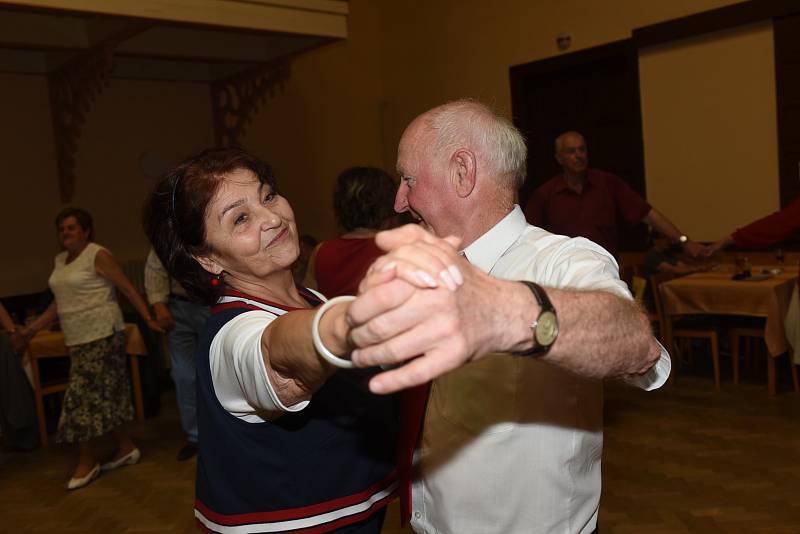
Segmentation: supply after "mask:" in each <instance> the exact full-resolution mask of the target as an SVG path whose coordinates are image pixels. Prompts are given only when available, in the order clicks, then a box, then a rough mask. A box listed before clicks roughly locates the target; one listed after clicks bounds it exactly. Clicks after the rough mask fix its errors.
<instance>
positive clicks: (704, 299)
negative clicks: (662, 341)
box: [660, 265, 797, 365]
mask: <svg viewBox="0 0 800 534" xmlns="http://www.w3.org/2000/svg"><path fill="white" fill-rule="evenodd" d="M761 271H762V268H761V267H754V268H753V269H752V272H753V273H754V274H760V273H761ZM732 275H733V266H728V265H724V266H721V268H720V269H718V270H714V271H708V272H702V273H695V274H691V275H688V276H684V277H681V278H675V279H674V280H670V281H668V282H664V283H662V284H661V286H660V287H661V302H662V306H663V309H664V314H665V315H667V316H678V315H697V314H713V315H735V316H748V317H763V318H764V319H766V321H765V324H764V341H765V343H766V345H767V351H768V352H769V355H770V356H771V358H770V363H772V361H771V360H772V358H775V357H777V356H780V355H781V354H783V353H785V352H787V351H788V350H790V349H791V347H790V345H789V342H788V341H787V339H786V331H785V328H784V317H785V316H786V311H787V309H788V306H789V301H790V300H791V296H792V291H793V290H794V286H795V283H796V280H797V267H795V266H792V267H784V272H783V273H782V274H779V275H775V276H771V277H769V278H767V279H765V280H732V279H731V276H732ZM669 337H671V336H669ZM773 365H774V364H773Z"/></svg>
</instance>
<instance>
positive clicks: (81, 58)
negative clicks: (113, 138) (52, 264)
mask: <svg viewBox="0 0 800 534" xmlns="http://www.w3.org/2000/svg"><path fill="white" fill-rule="evenodd" d="M146 27H147V25H145V24H142V23H139V24H134V25H132V26H129V27H127V28H125V29H124V30H123V31H120V32H118V33H116V34H115V35H113V36H112V37H110V38H107V39H105V40H103V41H102V42H100V43H98V44H97V45H95V46H94V47H92V48H90V49H89V50H87V51H86V52H82V53H81V54H79V55H78V56H76V57H75V58H73V59H71V60H70V61H69V62H68V63H67V64H65V65H64V66H62V67H60V68H59V69H57V70H55V71H53V72H52V73H50V74H49V75H48V77H47V82H48V88H49V92H50V115H51V117H52V121H53V136H54V138H55V148H56V163H57V165H58V185H59V191H60V192H61V201H62V202H69V201H70V200H72V197H73V195H74V194H75V181H76V177H75V155H76V153H77V151H78V138H79V137H80V134H81V128H82V127H83V123H84V122H85V120H86V116H87V114H88V113H89V110H91V109H92V105H93V104H94V101H95V98H97V96H98V95H99V94H100V93H101V92H102V91H103V89H105V88H106V86H107V85H108V82H109V79H110V78H111V72H112V71H113V70H114V51H115V50H116V48H117V46H119V44H120V43H122V41H124V40H126V39H128V38H130V37H132V36H133V35H136V34H137V33H140V32H142V31H143V30H144V29H145V28H146Z"/></svg>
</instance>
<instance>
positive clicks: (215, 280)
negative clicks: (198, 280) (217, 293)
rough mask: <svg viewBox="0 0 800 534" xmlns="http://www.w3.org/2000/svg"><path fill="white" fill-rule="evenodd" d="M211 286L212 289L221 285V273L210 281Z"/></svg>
mask: <svg viewBox="0 0 800 534" xmlns="http://www.w3.org/2000/svg"><path fill="white" fill-rule="evenodd" d="M211 285H212V286H214V287H218V286H220V285H222V273H219V274H218V275H217V276H215V277H213V278H212V279H211Z"/></svg>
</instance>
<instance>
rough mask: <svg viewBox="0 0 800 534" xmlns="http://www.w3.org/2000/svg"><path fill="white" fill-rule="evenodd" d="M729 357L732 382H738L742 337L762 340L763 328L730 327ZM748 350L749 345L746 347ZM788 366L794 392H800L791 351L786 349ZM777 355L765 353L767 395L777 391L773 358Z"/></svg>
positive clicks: (773, 394) (772, 394)
mask: <svg viewBox="0 0 800 534" xmlns="http://www.w3.org/2000/svg"><path fill="white" fill-rule="evenodd" d="M730 336H731V359H732V360H733V383H734V384H737V385H738V384H739V348H740V346H741V342H742V339H743V338H749V339H755V340H762V341H763V339H764V330H763V329H761V328H752V327H737V328H731V330H730ZM748 350H749V347H748ZM786 354H787V356H788V357H789V367H790V368H791V373H792V384H793V385H794V392H795V393H800V385H798V381H797V366H796V365H795V364H794V358H793V353H792V351H791V350H790V351H788V352H787V353H786ZM776 358H777V356H772V355H771V354H769V353H767V391H768V392H769V396H770V397H773V396H775V394H776V393H777V390H778V387H777V384H776V382H777V380H776V376H775V359H776Z"/></svg>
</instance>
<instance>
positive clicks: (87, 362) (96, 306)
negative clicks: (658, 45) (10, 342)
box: [23, 208, 162, 490]
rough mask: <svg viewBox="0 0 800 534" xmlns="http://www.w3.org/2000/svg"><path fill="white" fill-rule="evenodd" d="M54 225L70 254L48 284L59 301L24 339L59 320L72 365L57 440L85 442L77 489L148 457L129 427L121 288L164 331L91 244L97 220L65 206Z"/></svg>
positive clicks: (73, 484) (60, 257)
mask: <svg viewBox="0 0 800 534" xmlns="http://www.w3.org/2000/svg"><path fill="white" fill-rule="evenodd" d="M55 222H56V228H57V230H58V239H59V244H60V245H61V248H62V249H63V250H62V252H60V253H59V254H57V255H56V257H55V266H54V268H53V273H52V274H51V275H50V280H49V285H50V288H51V289H52V290H53V294H54V295H55V300H54V301H53V303H52V304H51V305H50V306H49V307H48V308H47V310H46V311H45V312H44V313H43V314H42V315H41V316H39V317H38V318H37V319H36V320H35V321H34V322H33V323H31V325H30V326H28V327H26V328H25V329H24V331H23V334H24V335H26V336H28V337H30V336H32V335H33V334H34V333H35V332H36V331H37V330H39V329H41V328H43V327H44V326H46V325H48V324H49V323H50V322H52V321H53V320H54V319H55V318H56V315H58V319H59V322H60V325H61V330H62V331H63V332H64V342H65V344H66V345H67V347H68V348H69V352H70V358H71V367H70V375H69V385H68V387H67V391H66V394H65V395H64V402H63V405H62V409H61V417H60V418H59V422H58V431H57V433H56V441H57V442H67V443H78V445H79V451H80V455H79V458H78V465H77V466H76V467H75V471H74V473H73V474H72V478H71V479H70V481H69V482H68V484H67V489H69V490H72V489H77V488H81V487H83V486H85V485H87V484H89V483H90V482H91V481H92V480H94V479H95V478H97V476H98V475H99V474H100V471H101V470H109V469H114V468H117V467H121V466H123V465H130V464H135V463H136V462H138V461H139V457H140V456H141V454H140V452H139V449H138V448H137V447H136V445H135V444H134V443H133V441H132V440H131V438H130V436H129V435H128V432H127V430H126V429H125V426H124V423H125V422H126V421H130V420H131V419H132V418H133V409H132V407H131V396H130V383H129V379H128V371H127V365H126V360H125V332H124V329H125V325H124V322H123V319H122V311H121V310H120V308H119V304H118V303H117V297H116V293H115V291H114V288H115V286H116V287H117V288H119V289H120V290H121V291H122V292H123V294H124V295H125V296H126V297H127V298H128V300H130V302H131V304H133V306H134V308H136V311H138V312H139V313H140V314H141V315H142V317H144V318H145V320H146V321H147V324H148V326H149V327H150V328H151V329H153V330H156V331H159V332H160V331H162V330H161V328H160V327H159V326H158V324H157V323H155V321H153V320H152V319H151V317H150V313H149V310H148V308H147V305H146V304H145V302H144V299H143V298H142V297H141V295H139V293H138V291H136V289H135V288H134V287H133V284H131V282H130V280H128V278H127V277H126V276H125V274H124V273H123V272H122V269H121V268H120V266H119V264H118V263H117V261H116V260H115V259H114V257H113V256H112V255H111V254H110V253H109V252H108V250H106V249H105V248H103V247H101V246H100V245H98V244H96V243H94V242H92V238H93V225H92V216H91V215H90V214H89V213H88V212H86V211H85V210H82V209H80V208H66V209H64V210H62V211H61V212H60V213H59V214H58V215H57V216H56V221H55ZM107 433H110V434H111V435H112V436H113V437H114V440H115V441H116V443H117V451H116V454H115V455H114V457H113V458H112V459H111V460H110V461H108V462H107V463H104V464H103V465H102V466H101V465H100V463H99V460H98V458H97V454H96V450H95V448H96V447H95V446H96V440H97V438H98V437H100V436H102V435H104V434H107Z"/></svg>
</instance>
